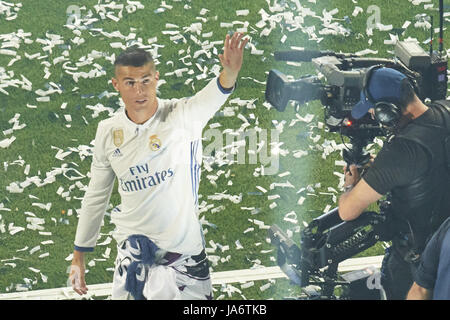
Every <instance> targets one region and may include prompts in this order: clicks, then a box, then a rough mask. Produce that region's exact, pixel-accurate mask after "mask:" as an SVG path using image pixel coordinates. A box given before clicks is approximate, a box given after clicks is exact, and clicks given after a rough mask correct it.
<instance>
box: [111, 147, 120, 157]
mask: <svg viewBox="0 0 450 320" xmlns="http://www.w3.org/2000/svg"><path fill="white" fill-rule="evenodd" d="M112 156H113V158H117V157H121V156H122V153H121V152H120V149H119V148H117V149H116V150H114V153H113V155H112Z"/></svg>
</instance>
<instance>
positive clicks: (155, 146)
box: [149, 134, 161, 151]
mask: <svg viewBox="0 0 450 320" xmlns="http://www.w3.org/2000/svg"><path fill="white" fill-rule="evenodd" d="M149 147H150V150H152V151H157V150H159V149H160V148H161V140H159V139H158V137H157V135H156V134H154V135H152V136H150V143H149Z"/></svg>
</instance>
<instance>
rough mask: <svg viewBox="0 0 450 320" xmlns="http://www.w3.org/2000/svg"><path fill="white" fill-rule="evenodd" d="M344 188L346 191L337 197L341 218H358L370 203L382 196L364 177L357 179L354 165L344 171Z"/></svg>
mask: <svg viewBox="0 0 450 320" xmlns="http://www.w3.org/2000/svg"><path fill="white" fill-rule="evenodd" d="M344 188H346V189H348V191H346V192H345V193H344V194H342V196H341V197H340V198H339V216H340V217H341V219H342V220H353V219H356V218H358V217H359V216H360V215H361V213H363V212H364V210H365V209H366V208H367V207H368V206H369V205H370V204H372V203H374V202H375V201H377V200H379V199H380V198H381V197H382V196H383V195H381V194H379V193H378V192H376V191H375V190H374V189H373V188H372V187H371V186H369V185H368V184H367V182H366V181H364V178H362V179H359V173H358V170H357V168H356V166H355V165H351V166H350V172H346V173H345V184H344Z"/></svg>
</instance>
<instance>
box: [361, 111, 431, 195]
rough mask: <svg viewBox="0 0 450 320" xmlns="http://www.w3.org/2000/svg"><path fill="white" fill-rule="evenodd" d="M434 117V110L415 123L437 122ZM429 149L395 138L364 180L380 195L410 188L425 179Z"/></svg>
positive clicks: (386, 144) (385, 145)
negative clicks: (416, 181)
mask: <svg viewBox="0 0 450 320" xmlns="http://www.w3.org/2000/svg"><path fill="white" fill-rule="evenodd" d="M433 120H434V115H433V112H432V110H431V108H430V109H428V110H427V111H425V112H424V113H423V114H422V115H421V116H420V117H418V118H417V119H415V120H414V121H415V122H416V123H417V124H421V123H430V122H433ZM429 164H430V163H429V159H428V155H427V152H426V151H425V149H424V148H423V147H422V146H420V145H419V144H418V143H415V142H413V141H410V140H406V139H402V138H397V137H394V138H393V139H392V140H391V141H390V142H385V143H384V145H383V148H382V149H381V150H380V152H379V153H378V155H377V156H376V158H375V160H374V162H373V164H372V165H371V166H370V169H369V170H368V171H367V172H366V174H365V175H364V180H365V181H366V182H367V184H368V185H369V186H370V187H372V188H373V189H374V190H375V191H376V192H378V193H379V194H383V195H384V194H386V193H387V192H389V191H391V190H392V189H393V188H394V187H400V186H405V185H408V184H409V183H410V182H411V181H413V180H414V179H415V178H417V177H419V176H421V175H423V174H424V173H425V172H426V171H427V170H428V166H429Z"/></svg>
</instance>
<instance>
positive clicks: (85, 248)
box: [75, 246, 94, 252]
mask: <svg viewBox="0 0 450 320" xmlns="http://www.w3.org/2000/svg"><path fill="white" fill-rule="evenodd" d="M75 250H77V251H80V252H92V251H94V248H90V247H79V246H75Z"/></svg>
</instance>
